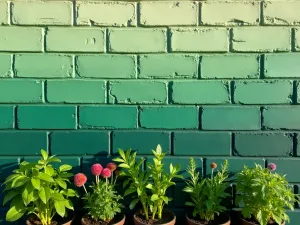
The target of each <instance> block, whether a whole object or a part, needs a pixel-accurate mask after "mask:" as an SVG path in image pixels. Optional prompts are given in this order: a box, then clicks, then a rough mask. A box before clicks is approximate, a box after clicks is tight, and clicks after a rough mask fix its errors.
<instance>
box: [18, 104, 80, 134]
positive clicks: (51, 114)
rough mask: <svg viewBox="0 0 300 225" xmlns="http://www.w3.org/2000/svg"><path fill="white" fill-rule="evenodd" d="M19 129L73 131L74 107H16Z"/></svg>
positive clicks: (74, 121) (74, 126) (74, 124)
mask: <svg viewBox="0 0 300 225" xmlns="http://www.w3.org/2000/svg"><path fill="white" fill-rule="evenodd" d="M17 115H18V116H17V118H18V128H19V129H56V130H60V129H75V128H76V127H77V124H76V107H75V106H53V105H51V106H49V105H47V106H46V105H43V106H41V105H39V106H18V108H17Z"/></svg>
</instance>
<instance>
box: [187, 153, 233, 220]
mask: <svg viewBox="0 0 300 225" xmlns="http://www.w3.org/2000/svg"><path fill="white" fill-rule="evenodd" d="M210 167H211V169H212V171H211V177H207V178H201V177H200V174H199V172H197V165H196V162H195V160H194V159H193V158H191V159H190V165H189V167H188V169H187V172H188V174H189V175H190V178H189V179H187V180H186V187H185V188H184V189H183V191H184V192H187V193H188V194H189V196H190V201H187V202H186V203H185V204H186V205H187V206H191V207H192V209H193V211H192V213H191V214H189V213H187V214H186V220H187V222H188V224H189V225H196V224H203V225H204V224H215V225H218V224H219V225H229V224H230V217H229V215H228V214H226V213H224V212H225V211H226V208H225V207H224V206H222V201H223V200H224V199H225V198H226V197H227V196H229V194H228V193H226V189H227V188H228V186H229V185H228V183H226V182H225V180H226V179H227V178H228V172H227V171H228V161H227V160H225V161H224V163H223V165H222V168H221V170H220V171H218V172H217V173H216V174H215V175H214V170H215V169H216V168H217V164H216V163H212V164H211V165H210Z"/></svg>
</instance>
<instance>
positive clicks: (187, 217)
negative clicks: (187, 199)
mask: <svg viewBox="0 0 300 225" xmlns="http://www.w3.org/2000/svg"><path fill="white" fill-rule="evenodd" d="M221 215H224V216H226V217H227V221H226V222H225V223H222V224H219V225H223V224H226V223H228V222H230V223H231V218H230V215H229V214H228V213H222V214H221ZM185 217H186V219H187V220H188V221H191V219H190V217H189V216H188V213H186V214H185ZM255 225H257V224H255Z"/></svg>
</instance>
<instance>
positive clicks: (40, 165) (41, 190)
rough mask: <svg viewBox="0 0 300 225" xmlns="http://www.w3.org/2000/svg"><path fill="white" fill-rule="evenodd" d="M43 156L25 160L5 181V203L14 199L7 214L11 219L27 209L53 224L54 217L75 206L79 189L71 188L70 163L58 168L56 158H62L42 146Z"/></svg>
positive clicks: (48, 223)
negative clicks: (74, 201)
mask: <svg viewBox="0 0 300 225" xmlns="http://www.w3.org/2000/svg"><path fill="white" fill-rule="evenodd" d="M41 154H42V158H41V159H40V160H38V162H35V163H29V162H26V161H24V162H22V163H21V164H20V167H19V169H16V170H14V171H13V172H12V174H11V175H10V176H8V177H7V178H6V180H5V182H4V185H5V189H4V192H5V197H4V200H3V204H6V203H7V202H10V209H9V210H8V212H7V214H6V220H7V221H9V222H12V221H16V220H18V219H20V218H21V217H22V216H23V215H24V214H25V213H27V214H29V215H30V214H34V215H36V216H37V217H38V219H40V221H41V223H42V224H43V225H50V224H51V222H52V219H53V217H54V216H55V215H56V213H57V214H58V215H60V216H61V217H65V216H67V211H66V208H67V209H70V210H74V208H73V204H72V202H71V201H70V200H69V198H70V197H74V196H77V193H76V192H75V191H74V190H72V189H69V188H68V187H67V186H68V185H67V184H68V183H69V177H72V176H73V174H72V173H69V172H68V171H70V170H71V169H72V166H70V165H66V164H64V165H61V166H60V167H59V168H58V169H56V168H54V167H53V165H52V163H53V162H61V161H60V159H58V158H56V157H55V156H50V157H49V156H48V154H47V152H46V151H45V150H41Z"/></svg>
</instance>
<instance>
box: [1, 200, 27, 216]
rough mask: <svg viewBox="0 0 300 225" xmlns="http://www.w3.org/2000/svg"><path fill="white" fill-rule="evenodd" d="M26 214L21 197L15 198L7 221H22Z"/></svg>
mask: <svg viewBox="0 0 300 225" xmlns="http://www.w3.org/2000/svg"><path fill="white" fill-rule="evenodd" d="M25 212H26V208H25V206H24V205H23V201H22V198H21V196H19V197H18V198H14V199H13V201H12V203H11V205H10V209H9V210H8V212H7V213H6V221H8V222H13V221H16V220H18V219H20V218H21V217H22V216H23V215H24V213H25Z"/></svg>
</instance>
